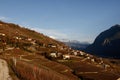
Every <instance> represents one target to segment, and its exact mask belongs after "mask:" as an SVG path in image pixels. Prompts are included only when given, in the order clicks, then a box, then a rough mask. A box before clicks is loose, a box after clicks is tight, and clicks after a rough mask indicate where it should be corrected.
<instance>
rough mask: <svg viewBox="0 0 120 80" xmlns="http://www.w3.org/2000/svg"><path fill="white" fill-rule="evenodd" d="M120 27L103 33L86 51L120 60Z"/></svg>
mask: <svg viewBox="0 0 120 80" xmlns="http://www.w3.org/2000/svg"><path fill="white" fill-rule="evenodd" d="M119 45H120V25H118V24H116V25H114V26H112V27H111V28H109V29H108V30H105V31H103V32H101V33H100V34H99V35H98V36H97V37H96V39H95V41H94V43H93V44H92V45H90V46H88V47H87V48H86V50H85V51H87V52H89V53H91V54H95V55H99V56H104V57H111V58H120V54H119V53H120V50H119V47H120V46H119Z"/></svg>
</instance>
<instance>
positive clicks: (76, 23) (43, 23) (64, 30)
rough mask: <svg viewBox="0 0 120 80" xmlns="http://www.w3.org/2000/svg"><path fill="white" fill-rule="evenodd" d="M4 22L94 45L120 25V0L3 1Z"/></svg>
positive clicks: (1, 17) (0, 0)
mask: <svg viewBox="0 0 120 80" xmlns="http://www.w3.org/2000/svg"><path fill="white" fill-rule="evenodd" d="M0 20H3V21H6V22H12V23H16V24H19V25H22V26H25V27H28V28H31V29H34V30H37V31H39V32H41V33H43V34H45V35H48V36H51V37H54V38H57V39H69V40H79V41H81V42H86V41H87V42H93V41H94V39H95V37H96V36H97V35H98V34H99V33H100V32H101V31H104V30H106V29H108V28H110V27H111V26H113V25H115V24H120V0H0Z"/></svg>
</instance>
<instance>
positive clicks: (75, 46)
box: [63, 40, 90, 50]
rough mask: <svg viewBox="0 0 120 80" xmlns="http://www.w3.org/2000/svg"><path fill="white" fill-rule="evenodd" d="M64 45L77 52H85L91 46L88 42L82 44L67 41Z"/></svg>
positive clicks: (75, 41)
mask: <svg viewBox="0 0 120 80" xmlns="http://www.w3.org/2000/svg"><path fill="white" fill-rule="evenodd" d="M63 43H65V44H66V45H67V46H69V47H71V48H72V49H75V50H84V49H85V48H86V47H87V46H88V45H90V44H89V43H87V42H80V41H77V40H72V41H67V42H63Z"/></svg>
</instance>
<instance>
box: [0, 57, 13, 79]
mask: <svg viewBox="0 0 120 80" xmlns="http://www.w3.org/2000/svg"><path fill="white" fill-rule="evenodd" d="M0 80H12V78H11V77H10V75H9V69H8V65H7V62H6V61H5V60H3V59H0Z"/></svg>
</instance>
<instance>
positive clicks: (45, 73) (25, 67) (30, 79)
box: [11, 61, 70, 80]
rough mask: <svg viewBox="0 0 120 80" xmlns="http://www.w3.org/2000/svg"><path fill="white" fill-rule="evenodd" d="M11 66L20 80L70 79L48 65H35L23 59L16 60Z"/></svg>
mask: <svg viewBox="0 0 120 80" xmlns="http://www.w3.org/2000/svg"><path fill="white" fill-rule="evenodd" d="M11 67H12V69H13V70H14V72H15V73H16V74H17V76H18V77H19V78H20V79H21V80H70V79H69V78H67V77H66V76H64V75H62V74H59V73H57V72H55V71H53V70H51V69H49V68H48V67H45V66H42V65H41V66H40V65H39V67H38V66H36V65H32V64H29V63H26V62H23V61H18V62H17V65H16V66H15V65H14V64H13V63H11Z"/></svg>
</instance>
